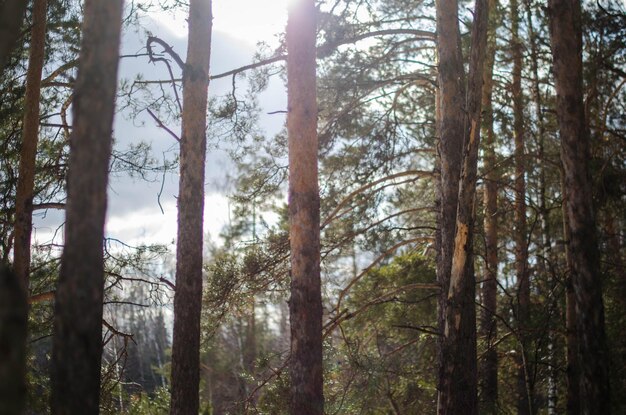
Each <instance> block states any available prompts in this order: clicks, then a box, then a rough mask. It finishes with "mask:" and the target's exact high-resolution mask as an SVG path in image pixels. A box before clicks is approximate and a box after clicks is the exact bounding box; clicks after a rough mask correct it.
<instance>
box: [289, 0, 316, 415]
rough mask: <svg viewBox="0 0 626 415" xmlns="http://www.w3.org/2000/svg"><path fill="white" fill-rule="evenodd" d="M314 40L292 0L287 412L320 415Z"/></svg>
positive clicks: (306, 14)
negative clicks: (289, 329)
mask: <svg viewBox="0 0 626 415" xmlns="http://www.w3.org/2000/svg"><path fill="white" fill-rule="evenodd" d="M315 38H316V10H315V2H314V1H313V0H294V1H292V2H291V3H290V5H289V14H288V21H287V51H288V57H287V90H288V109H289V113H288V116H287V133H288V137H289V241H290V247H291V299H290V300H289V312H290V320H291V361H290V368H289V372H290V376H291V403H290V404H291V409H290V413H291V414H292V415H309V414H323V413H324V395H323V382H322V375H323V373H322V370H323V369H322V300H321V288H320V234H319V229H320V212H319V209H320V200H319V187H318V182H317V180H318V179H317V177H318V174H317V171H318V168H317V155H318V145H317V94H316V62H315Z"/></svg>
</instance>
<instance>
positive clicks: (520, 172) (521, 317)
mask: <svg viewBox="0 0 626 415" xmlns="http://www.w3.org/2000/svg"><path fill="white" fill-rule="evenodd" d="M509 7H510V17H511V37H512V38H511V52H512V57H513V80H512V84H511V94H512V95H513V135H514V141H515V154H514V159H515V183H514V189H515V214H514V221H515V236H514V240H515V276H516V279H517V310H516V315H517V316H516V317H517V337H518V340H519V344H520V349H521V350H520V353H519V354H518V355H517V412H518V414H520V415H530V414H531V413H532V393H531V390H532V387H531V385H532V382H531V378H530V366H529V364H528V358H529V354H528V350H529V346H530V341H529V327H528V325H529V322H530V279H529V274H528V245H527V243H526V238H527V235H526V234H527V226H526V179H525V174H526V167H525V157H526V156H525V151H524V132H525V131H524V130H525V129H524V97H523V93H522V43H521V40H520V38H519V4H518V2H517V0H511V3H510V5H509Z"/></svg>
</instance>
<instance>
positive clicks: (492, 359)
mask: <svg viewBox="0 0 626 415" xmlns="http://www.w3.org/2000/svg"><path fill="white" fill-rule="evenodd" d="M496 3H497V1H496V0H489V9H490V10H495V7H496ZM494 15H495V14H494V13H491V15H490V16H489V28H488V33H487V51H486V54H485V65H484V68H483V91H482V109H483V122H482V125H483V130H484V131H483V133H484V135H485V146H484V149H485V159H484V167H483V169H484V172H485V173H484V177H485V186H484V189H485V190H484V192H485V193H484V209H485V215H484V216H485V219H484V224H483V226H484V233H485V275H484V281H483V284H482V298H483V306H482V311H481V313H480V314H481V315H480V336H481V337H482V340H483V342H484V343H485V347H486V350H485V354H484V357H483V360H482V362H481V364H480V367H479V387H480V396H481V402H480V410H481V413H485V414H492V415H495V414H496V413H497V409H498V351H497V348H496V342H497V338H498V332H497V324H496V313H497V297H498V181H499V178H498V170H497V166H496V152H495V139H494V138H495V137H494V132H493V105H492V95H493V65H494V61H495V52H496V50H495V49H496V48H495V46H496V38H495V31H496V25H497V22H496V19H495V18H494Z"/></svg>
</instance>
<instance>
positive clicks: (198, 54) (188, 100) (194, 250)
mask: <svg viewBox="0 0 626 415" xmlns="http://www.w3.org/2000/svg"><path fill="white" fill-rule="evenodd" d="M211 6H212V2H211V0H191V1H190V3H189V45H188V47H187V62H186V64H185V69H184V71H183V114H182V137H181V142H180V182H179V190H178V239H177V243H176V291H175V294H174V335H173V341H172V383H171V393H172V396H171V406H170V413H171V414H197V413H198V408H199V405H200V401H199V394H200V313H201V308H202V239H203V211H204V164H205V154H206V125H207V124H206V111H207V94H208V86H209V58H210V55H211V30H212V24H213V22H212V19H213V16H212V12H211Z"/></svg>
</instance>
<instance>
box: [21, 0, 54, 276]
mask: <svg viewBox="0 0 626 415" xmlns="http://www.w3.org/2000/svg"><path fill="white" fill-rule="evenodd" d="M47 11H48V2H47V0H35V2H34V4H33V27H32V29H31V41H30V50H29V57H28V72H27V74H26V97H25V98H24V122H23V126H22V148H21V149H20V165H19V171H18V174H19V176H18V180H17V190H16V193H15V239H14V245H13V266H14V268H15V273H16V274H17V276H18V278H19V279H20V281H21V282H22V283H23V284H24V287H28V274H29V269H30V238H31V233H32V228H33V189H34V187H35V158H36V155H37V142H38V141H39V99H40V96H41V72H42V70H43V60H44V55H45V53H44V52H45V46H46V13H47Z"/></svg>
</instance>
